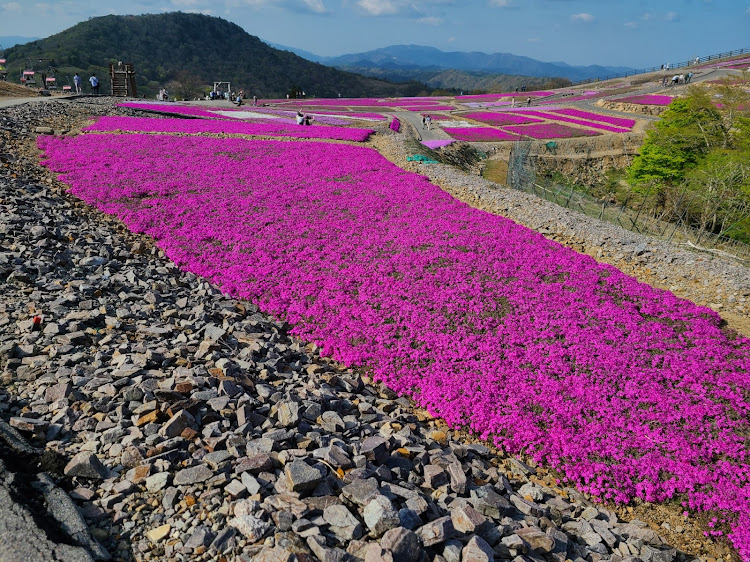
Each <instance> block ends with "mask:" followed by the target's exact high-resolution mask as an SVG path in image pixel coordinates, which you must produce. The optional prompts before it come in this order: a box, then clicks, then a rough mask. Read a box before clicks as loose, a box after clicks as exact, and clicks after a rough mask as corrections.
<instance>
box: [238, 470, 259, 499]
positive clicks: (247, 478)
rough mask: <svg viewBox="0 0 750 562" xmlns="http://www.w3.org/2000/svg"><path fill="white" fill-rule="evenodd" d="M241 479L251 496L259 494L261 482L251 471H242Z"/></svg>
mask: <svg viewBox="0 0 750 562" xmlns="http://www.w3.org/2000/svg"><path fill="white" fill-rule="evenodd" d="M241 481H242V484H243V485H244V486H245V488H246V489H247V492H248V494H250V495H251V496H254V495H255V494H257V493H258V492H259V491H260V489H261V485H260V482H258V480H257V479H256V478H255V477H254V476H253V475H252V474H250V473H249V472H243V473H242V476H241Z"/></svg>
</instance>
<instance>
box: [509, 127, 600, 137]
mask: <svg viewBox="0 0 750 562" xmlns="http://www.w3.org/2000/svg"><path fill="white" fill-rule="evenodd" d="M503 129H505V130H507V131H511V132H513V133H516V134H518V135H522V136H527V137H531V138H533V139H565V138H571V137H594V136H596V135H600V134H601V133H600V132H599V131H591V130H587V129H576V128H574V127H569V126H567V125H562V124H561V123H539V124H536V123H535V124H533V125H508V126H507V127H503Z"/></svg>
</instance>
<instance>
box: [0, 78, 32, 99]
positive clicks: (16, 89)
mask: <svg viewBox="0 0 750 562" xmlns="http://www.w3.org/2000/svg"><path fill="white" fill-rule="evenodd" d="M35 95H37V91H36V90H34V89H32V88H28V87H26V86H21V85H20V84H13V83H12V82H5V81H2V80H0V98H27V97H31V96H35Z"/></svg>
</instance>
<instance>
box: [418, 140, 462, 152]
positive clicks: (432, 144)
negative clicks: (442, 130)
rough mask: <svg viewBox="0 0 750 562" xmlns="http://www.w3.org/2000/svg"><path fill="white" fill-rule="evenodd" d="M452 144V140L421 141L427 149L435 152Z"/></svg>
mask: <svg viewBox="0 0 750 562" xmlns="http://www.w3.org/2000/svg"><path fill="white" fill-rule="evenodd" d="M454 142H455V141H454V140H453V139H438V140H426V141H422V144H423V145H425V146H426V147H427V148H431V149H432V150H435V149H437V148H443V147H444V146H448V145H450V144H453V143H454Z"/></svg>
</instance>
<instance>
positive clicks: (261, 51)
mask: <svg viewBox="0 0 750 562" xmlns="http://www.w3.org/2000/svg"><path fill="white" fill-rule="evenodd" d="M5 55H6V58H7V59H8V68H9V71H10V73H9V77H10V78H11V79H14V80H15V79H16V77H17V76H19V74H20V71H21V70H22V69H23V68H25V67H26V65H27V64H28V63H29V62H30V63H31V64H33V65H35V68H36V69H37V70H46V68H47V65H48V64H51V65H52V66H53V68H54V69H55V71H56V72H55V76H56V77H57V80H58V84H61V85H65V84H66V83H67V82H68V79H69V78H71V79H72V76H73V74H74V73H75V72H78V73H79V74H81V76H83V77H84V79H86V78H88V76H89V75H90V74H91V73H92V72H95V73H96V74H97V76H99V77H100V78H102V89H101V90H102V92H105V93H106V92H108V91H109V88H110V85H109V80H108V79H107V77H106V74H107V67H108V64H109V63H110V62H117V61H123V62H132V63H133V64H134V65H135V69H136V73H137V77H136V84H137V87H138V94H139V96H141V95H147V96H149V97H150V96H151V95H153V94H155V93H156V92H157V91H158V90H159V88H160V87H163V86H165V85H167V84H168V83H169V82H170V81H173V80H181V81H182V82H188V81H190V82H192V83H193V84H194V85H195V86H196V87H197V88H198V90H200V91H203V90H204V89H205V88H206V87H208V86H210V85H211V84H213V82H214V81H227V82H231V83H232V88H233V89H236V90H239V89H240V88H243V89H245V90H246V91H247V92H248V93H250V94H253V95H257V96H259V97H266V98H267V97H284V96H285V95H286V94H287V93H289V92H290V90H292V89H294V88H299V89H301V90H304V91H305V93H306V94H307V95H308V96H310V95H314V96H318V97H335V96H337V95H338V94H339V93H341V95H342V96H347V97H358V96H370V95H399V96H403V95H414V94H416V93H417V92H418V91H419V90H420V86H419V85H416V84H410V85H404V84H399V85H396V84H391V83H388V82H385V81H382V80H376V79H373V78H366V77H363V76H358V75H355V74H352V73H349V72H343V71H339V70H336V69H333V68H330V67H327V66H323V65H320V64H317V63H313V62H310V61H307V60H305V59H302V58H300V57H298V56H297V55H295V54H293V53H291V52H288V51H279V50H277V49H274V48H272V47H270V46H268V45H267V44H265V43H264V42H262V41H261V40H260V39H258V38H257V37H255V36H252V35H249V34H248V33H247V32H245V31H244V30H243V29H242V28H241V27H239V26H238V25H235V24H233V23H231V22H228V21H226V20H223V19H220V18H215V17H210V16H205V15H200V14H186V13H181V12H175V13H167V14H147V15H141V16H103V17H99V18H92V19H90V20H88V21H85V22H81V23H78V24H76V25H75V26H73V27H71V28H69V29H66V30H65V31H62V32H60V33H58V34H56V35H52V36H50V37H48V38H46V39H40V40H37V41H33V42H31V43H27V44H25V45H19V46H16V47H13V48H10V49H7V50H6V52H5ZM40 59H42V60H44V59H51V60H52V62H51V63H47V62H42V64H41V65H39V64H38V61H39V60H40Z"/></svg>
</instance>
